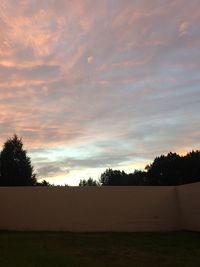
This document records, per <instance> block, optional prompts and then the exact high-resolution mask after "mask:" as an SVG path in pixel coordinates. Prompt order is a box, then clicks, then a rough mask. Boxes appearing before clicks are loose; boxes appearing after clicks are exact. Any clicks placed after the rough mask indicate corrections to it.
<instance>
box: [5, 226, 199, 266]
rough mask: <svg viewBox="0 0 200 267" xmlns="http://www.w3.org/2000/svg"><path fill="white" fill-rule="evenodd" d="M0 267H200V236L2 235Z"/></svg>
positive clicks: (15, 233) (182, 234) (115, 234)
mask: <svg viewBox="0 0 200 267" xmlns="http://www.w3.org/2000/svg"><path fill="white" fill-rule="evenodd" d="M0 266H2V267H9V266H12V267H33V266H34V267H40V266H41V267H45V266H55V267H60V266H65V267H68V266H69V267H78V266H80V267H114V266H115V267H122V266H123V267H129V266H136V267H137V266H139V267H143V266H155V267H157V266H159V267H160V266H170V267H172V266H176V267H177V266H180V267H184V266H185V267H190V266H200V233H195V232H175V233H90V234H88V233H67V232H7V231H1V232H0Z"/></svg>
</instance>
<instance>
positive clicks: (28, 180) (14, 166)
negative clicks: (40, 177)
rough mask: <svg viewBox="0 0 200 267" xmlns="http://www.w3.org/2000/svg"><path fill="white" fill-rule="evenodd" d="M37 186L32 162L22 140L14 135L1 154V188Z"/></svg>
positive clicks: (5, 144)
mask: <svg viewBox="0 0 200 267" xmlns="http://www.w3.org/2000/svg"><path fill="white" fill-rule="evenodd" d="M35 184H36V177H35V174H34V173H33V167H32V165H31V160H30V158H29V157H28V156H27V153H26V150H24V149H23V143H22V140H21V139H20V138H19V137H18V136H17V135H14V136H13V137H12V138H9V139H8V140H7V141H6V142H5V143H4V146H3V150H2V152H1V154H0V186H31V185H35Z"/></svg>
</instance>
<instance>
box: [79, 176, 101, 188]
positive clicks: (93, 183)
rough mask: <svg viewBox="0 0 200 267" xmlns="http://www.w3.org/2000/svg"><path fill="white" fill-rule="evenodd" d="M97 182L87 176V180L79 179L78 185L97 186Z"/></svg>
mask: <svg viewBox="0 0 200 267" xmlns="http://www.w3.org/2000/svg"><path fill="white" fill-rule="evenodd" d="M98 185H99V183H98V182H97V181H96V180H93V179H92V178H89V179H88V180H85V179H83V180H80V182H79V186H98Z"/></svg>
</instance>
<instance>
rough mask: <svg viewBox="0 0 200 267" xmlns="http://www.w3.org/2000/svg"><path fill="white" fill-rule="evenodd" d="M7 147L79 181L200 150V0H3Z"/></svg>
mask: <svg viewBox="0 0 200 267" xmlns="http://www.w3.org/2000/svg"><path fill="white" fill-rule="evenodd" d="M0 38H1V39H0V130H1V132H0V133H1V134H0V144H1V146H2V145H3V143H4V142H5V141H6V139H7V138H9V137H11V136H12V135H13V134H14V133H16V134H18V135H19V136H20V137H22V138H23V143H24V146H25V149H27V150H28V154H29V156H30V157H31V160H32V163H33V165H34V167H35V170H36V171H37V173H38V178H39V179H46V180H48V181H49V182H50V183H54V184H70V185H77V184H78V183H79V180H80V179H88V178H89V177H93V178H98V177H99V176H100V174H101V173H102V172H103V171H105V170H106V168H108V167H111V168H113V169H120V170H125V171H126V172H133V171H134V169H143V168H144V167H145V165H147V164H148V163H150V162H151V161H152V160H153V159H154V158H155V157H156V156H159V155H161V154H166V153H168V152H169V151H172V152H177V153H180V154H185V153H186V152H187V151H190V150H192V149H199V148H200V1H199V0H190V1H188V0H80V1H79V0H38V1H37V0H21V1H20V0H1V1H0Z"/></svg>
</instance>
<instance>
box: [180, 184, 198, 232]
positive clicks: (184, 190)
mask: <svg viewBox="0 0 200 267" xmlns="http://www.w3.org/2000/svg"><path fill="white" fill-rule="evenodd" d="M177 188H178V200H179V207H180V216H181V217H180V222H181V228H182V229H185V230H191V231H200V183H194V184H188V185H181V186H178V187H177Z"/></svg>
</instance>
